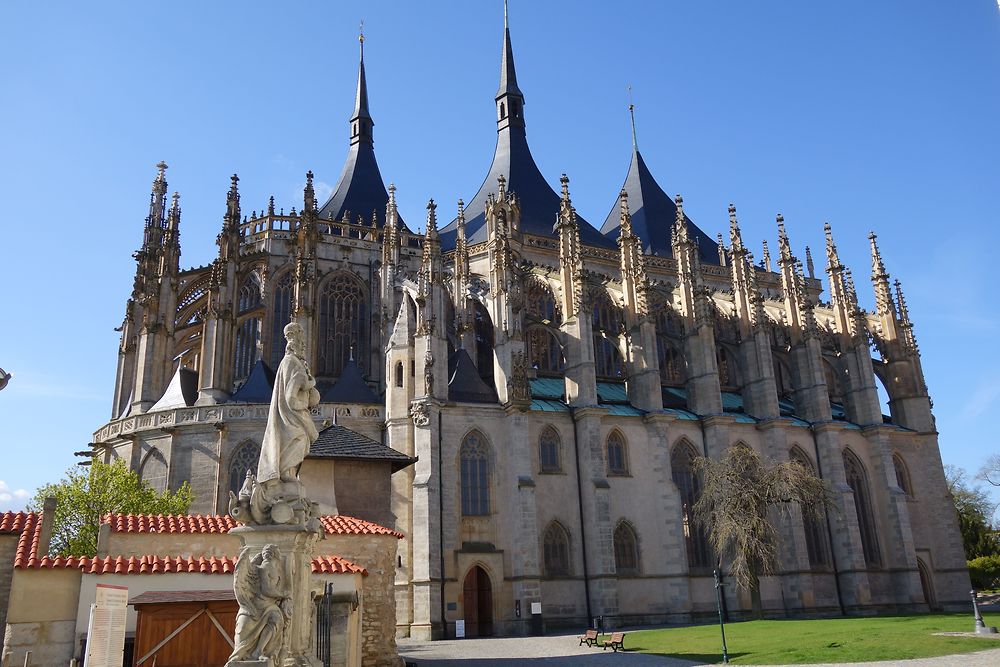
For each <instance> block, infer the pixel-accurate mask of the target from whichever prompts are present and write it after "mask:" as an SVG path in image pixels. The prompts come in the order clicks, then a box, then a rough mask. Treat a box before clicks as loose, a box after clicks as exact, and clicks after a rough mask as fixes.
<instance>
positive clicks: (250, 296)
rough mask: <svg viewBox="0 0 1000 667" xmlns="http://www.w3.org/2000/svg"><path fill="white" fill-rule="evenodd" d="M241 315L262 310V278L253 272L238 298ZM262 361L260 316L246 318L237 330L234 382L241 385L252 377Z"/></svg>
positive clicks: (246, 279) (248, 276)
mask: <svg viewBox="0 0 1000 667" xmlns="http://www.w3.org/2000/svg"><path fill="white" fill-rule="evenodd" d="M238 306H239V314H240V315H244V314H246V313H252V312H254V311H256V310H257V309H259V308H260V306H261V298H260V278H258V277H257V273H256V272H254V271H251V272H250V273H249V274H247V277H246V278H244V279H243V283H242V284H241V285H240V291H239V296H238ZM258 359H260V316H259V315H254V316H252V317H246V318H245V319H244V320H243V321H242V322H240V324H239V326H238V327H237V329H236V351H235V355H234V359H233V381H234V382H236V383H239V382H240V381H242V380H246V379H247V377H248V376H249V375H250V369H251V368H253V365H254V364H255V363H257V360H258Z"/></svg>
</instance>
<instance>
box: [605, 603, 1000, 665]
mask: <svg viewBox="0 0 1000 667" xmlns="http://www.w3.org/2000/svg"><path fill="white" fill-rule="evenodd" d="M985 621H986V624H987V625H989V624H990V619H989V618H986V619H985ZM993 622H994V623H996V621H995V620H994V621H993ZM973 625H974V621H973V619H972V615H971V614H936V615H920V616H883V617H865V618H835V619H822V620H803V621H746V622H743V623H727V624H726V643H727V644H728V647H729V660H730V662H732V663H735V664H760V665H778V664H810V663H822V662H863V661H868V660H904V659H908V658H925V657H932V656H938V655H948V654H951V653H968V652H971V651H983V650H986V649H990V648H1000V640H990V639H979V638H975V637H938V636H935V635H934V634H933V633H935V632H971V631H972V630H973ZM606 638H607V637H602V638H601V639H602V640H603V639H606ZM625 647H626V649H627V650H629V651H637V652H641V653H652V654H655V655H664V656H670V657H673V658H683V659H687V660H699V661H703V662H722V644H721V640H720V635H719V626H718V624H715V625H701V626H696V627H686V628H664V629H661V630H639V631H634V632H629V633H628V635H627V636H626V637H625Z"/></svg>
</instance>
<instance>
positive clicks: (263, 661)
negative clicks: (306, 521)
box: [227, 525, 322, 667]
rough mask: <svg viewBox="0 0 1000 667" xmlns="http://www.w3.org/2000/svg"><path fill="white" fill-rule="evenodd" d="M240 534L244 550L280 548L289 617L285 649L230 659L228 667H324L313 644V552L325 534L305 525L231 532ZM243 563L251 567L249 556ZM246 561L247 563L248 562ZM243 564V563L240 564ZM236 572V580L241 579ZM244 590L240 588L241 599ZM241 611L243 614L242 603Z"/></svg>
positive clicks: (244, 528) (250, 527)
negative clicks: (256, 655)
mask: <svg viewBox="0 0 1000 667" xmlns="http://www.w3.org/2000/svg"><path fill="white" fill-rule="evenodd" d="M229 532H230V534H231V535H238V536H239V538H240V541H241V542H242V543H243V550H241V554H242V553H243V551H246V550H249V552H250V553H258V554H259V553H261V551H262V550H263V549H264V547H266V546H273V547H277V550H278V552H279V554H280V561H281V566H280V568H278V569H279V572H280V573H281V577H280V584H279V588H280V589H281V594H282V596H283V597H284V598H285V599H284V601H283V602H282V605H281V606H282V611H283V613H284V617H285V625H284V633H283V635H284V636H283V640H282V649H281V651H280V652H279V653H278V654H277V655H276V656H275V658H274V659H272V658H267V657H263V658H256V659H255V658H252V657H249V659H246V658H243V659H241V658H237V659H236V660H230V661H229V662H228V663H227V667H321V665H322V663H321V662H320V661H319V660H318V659H317V658H316V654H315V649H314V647H313V645H312V633H313V627H312V626H313V597H312V554H313V547H314V546H315V544H316V541H317V540H319V538H320V537H321V536H322V535H321V533H318V532H315V531H313V530H309V529H308V528H306V527H305V526H301V525H268V526H254V525H247V526H239V527H237V528H233V529H232V530H231V531H229ZM240 561H241V563H242V564H243V565H244V566H246V567H251V566H252V564H251V563H250V561H249V559H244V558H242V557H241V559H240ZM244 561H245V562H244ZM237 567H239V565H238V566H237ZM241 580H242V578H241V576H240V573H239V572H237V573H236V581H237V582H239V581H241ZM239 598H240V591H237V599H239ZM240 613H243V609H242V606H241V609H240ZM236 640H237V644H239V641H240V637H239V622H238V621H237V637H236Z"/></svg>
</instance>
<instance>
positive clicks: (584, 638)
mask: <svg viewBox="0 0 1000 667" xmlns="http://www.w3.org/2000/svg"><path fill="white" fill-rule="evenodd" d="M578 639H579V640H580V646H583V645H584V644H586V645H587V646H597V630H587V633H586V634H584V635H581V636H580V637H579V638H578Z"/></svg>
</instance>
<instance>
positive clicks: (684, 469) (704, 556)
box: [670, 442, 711, 568]
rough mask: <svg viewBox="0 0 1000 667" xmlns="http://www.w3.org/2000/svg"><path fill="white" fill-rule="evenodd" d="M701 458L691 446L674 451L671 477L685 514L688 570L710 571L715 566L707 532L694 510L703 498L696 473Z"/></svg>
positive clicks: (682, 444) (685, 444)
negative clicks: (700, 498) (697, 458)
mask: <svg viewBox="0 0 1000 667" xmlns="http://www.w3.org/2000/svg"><path fill="white" fill-rule="evenodd" d="M696 457H697V454H695V452H694V449H693V448H692V447H691V445H690V444H689V443H687V442H682V443H680V444H678V445H677V446H676V447H674V451H673V453H672V454H671V455H670V467H671V476H672V478H673V480H674V484H675V485H676V486H677V491H678V492H679V493H680V495H681V512H682V522H683V529H684V541H685V545H686V546H687V558H688V567H690V568H707V567H710V565H711V558H710V556H709V550H708V539H707V537H706V536H705V531H704V530H703V529H702V527H701V526H700V525H698V524H697V523H696V522H695V520H694V514H693V509H692V508H693V507H694V504H695V503H696V502H698V498H699V497H701V478H700V477H699V476H698V474H697V472H695V469H694V460H695V458H696Z"/></svg>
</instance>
